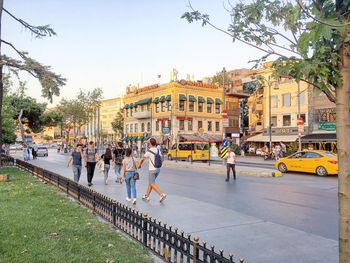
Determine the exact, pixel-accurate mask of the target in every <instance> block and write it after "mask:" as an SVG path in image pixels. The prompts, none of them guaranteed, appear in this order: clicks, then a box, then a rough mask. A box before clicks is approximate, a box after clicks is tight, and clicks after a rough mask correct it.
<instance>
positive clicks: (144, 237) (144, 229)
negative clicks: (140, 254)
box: [142, 214, 148, 247]
mask: <svg viewBox="0 0 350 263" xmlns="http://www.w3.org/2000/svg"><path fill="white" fill-rule="evenodd" d="M142 223H143V225H142V242H143V245H144V246H145V247H147V229H148V215H147V214H144V215H143V217H142Z"/></svg>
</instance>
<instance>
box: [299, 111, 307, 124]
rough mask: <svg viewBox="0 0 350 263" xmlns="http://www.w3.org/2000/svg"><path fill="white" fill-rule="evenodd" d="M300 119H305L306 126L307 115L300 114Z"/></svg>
mask: <svg viewBox="0 0 350 263" xmlns="http://www.w3.org/2000/svg"><path fill="white" fill-rule="evenodd" d="M300 118H302V119H303V124H305V122H306V115H305V113H303V114H300Z"/></svg>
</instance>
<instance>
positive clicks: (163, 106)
mask: <svg viewBox="0 0 350 263" xmlns="http://www.w3.org/2000/svg"><path fill="white" fill-rule="evenodd" d="M161 108H162V112H165V102H162V103H161Z"/></svg>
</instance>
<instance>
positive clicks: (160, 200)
mask: <svg viewBox="0 0 350 263" xmlns="http://www.w3.org/2000/svg"><path fill="white" fill-rule="evenodd" d="M165 197H166V194H164V193H162V195H161V196H160V199H159V202H163V201H164V199H165Z"/></svg>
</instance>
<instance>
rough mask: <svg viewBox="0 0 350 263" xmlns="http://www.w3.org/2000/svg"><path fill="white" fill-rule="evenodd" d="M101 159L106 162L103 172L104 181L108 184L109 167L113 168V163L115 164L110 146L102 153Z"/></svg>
mask: <svg viewBox="0 0 350 263" xmlns="http://www.w3.org/2000/svg"><path fill="white" fill-rule="evenodd" d="M101 159H103V162H104V164H105V165H104V170H103V174H104V183H105V185H107V184H108V183H107V179H108V172H109V169H110V168H111V165H112V166H113V162H112V159H113V157H112V151H111V149H110V148H106V151H105V153H104V154H102V155H101Z"/></svg>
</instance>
